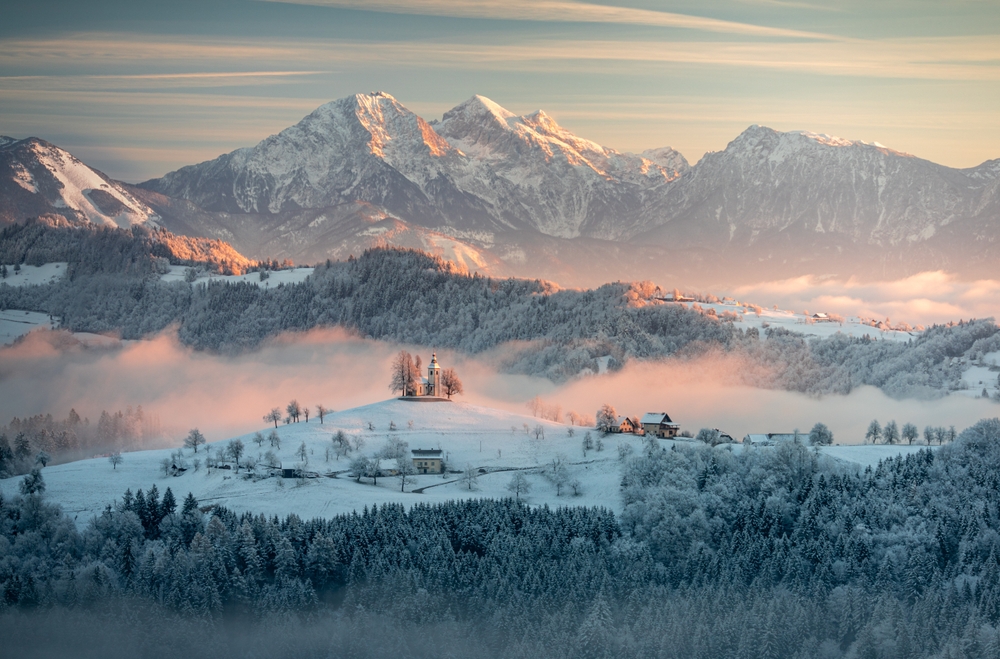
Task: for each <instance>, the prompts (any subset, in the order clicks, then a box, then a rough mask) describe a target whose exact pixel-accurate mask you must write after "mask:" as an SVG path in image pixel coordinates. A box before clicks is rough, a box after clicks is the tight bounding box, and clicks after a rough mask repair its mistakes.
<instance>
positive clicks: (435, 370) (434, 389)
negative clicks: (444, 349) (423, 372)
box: [427, 352, 441, 396]
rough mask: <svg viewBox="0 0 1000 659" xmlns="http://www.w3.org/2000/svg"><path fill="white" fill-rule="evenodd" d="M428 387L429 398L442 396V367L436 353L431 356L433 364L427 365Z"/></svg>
mask: <svg viewBox="0 0 1000 659" xmlns="http://www.w3.org/2000/svg"><path fill="white" fill-rule="evenodd" d="M427 385H428V389H430V391H428V392H427V395H428V396H441V367H440V366H439V365H438V356H437V353H436V352H435V353H432V354H431V363H430V364H428V365H427Z"/></svg>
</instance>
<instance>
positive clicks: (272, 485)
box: [0, 399, 919, 524]
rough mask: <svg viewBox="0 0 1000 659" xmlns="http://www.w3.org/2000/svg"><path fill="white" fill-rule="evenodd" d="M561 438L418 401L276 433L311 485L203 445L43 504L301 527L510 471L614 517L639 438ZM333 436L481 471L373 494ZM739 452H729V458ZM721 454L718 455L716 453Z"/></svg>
mask: <svg viewBox="0 0 1000 659" xmlns="http://www.w3.org/2000/svg"><path fill="white" fill-rule="evenodd" d="M411 422H412V423H411ZM390 423H395V426H396V428H397V430H395V431H390V430H389V426H390ZM369 424H371V426H372V427H374V430H372V429H370V427H369ZM525 426H527V429H528V432H527V433H526V432H525ZM536 426H541V427H542V429H543V430H544V436H543V437H539V438H538V439H535V434H534V429H535V428H536ZM271 429H272V428H262V429H261V433H262V434H263V435H265V437H266V436H267V435H268V434H269V432H270V430H271ZM570 429H571V427H570V426H566V425H563V424H559V423H553V422H550V421H543V420H540V419H537V418H534V417H531V416H524V415H520V414H514V413H511V412H506V411H502V410H497V409H491V408H485V407H477V406H474V405H469V404H466V403H460V402H451V403H447V402H441V403H426V402H425V403H416V402H408V401H400V400H395V399H392V400H387V401H383V402H380V403H375V404H372V405H366V406H363V407H358V408H354V409H350V410H346V411H343V412H339V413H335V414H331V415H329V416H327V417H326V419H325V422H324V423H323V424H322V425H320V423H319V421H318V419H316V418H311V419H310V421H309V423H304V422H303V423H297V424H290V425H280V426H279V427H278V429H277V432H278V434H279V436H280V437H281V447H280V449H277V450H276V451H275V452H276V454H277V456H278V458H279V459H280V460H281V462H282V466H284V467H295V466H298V465H299V458H298V457H296V452H297V451H298V449H299V447H300V446H301V445H302V444H303V443H305V445H306V449H307V451H308V454H309V456H308V464H307V466H306V469H307V470H310V471H315V472H318V473H319V474H321V476H320V477H318V478H305V479H297V478H287V479H285V478H281V477H268V478H261V479H257V480H254V479H249V478H247V472H246V470H245V469H241V470H240V471H239V473H237V472H236V471H235V470H223V469H212V470H208V469H206V468H205V467H204V459H205V455H206V447H202V448H201V449H200V450H199V451H198V453H197V454H194V453H193V452H192V451H191V450H189V449H186V450H185V451H184V455H185V457H184V459H185V460H186V462H187V463H188V467H189V468H188V470H187V471H186V472H184V473H183V474H181V475H180V476H165V475H164V472H163V468H162V461H163V460H164V459H165V458H170V456H171V453H173V450H171V449H164V450H155V451H138V452H133V453H126V454H124V456H123V457H124V461H123V463H122V464H121V465H119V466H118V467H117V469H113V468H112V465H111V464H110V462H109V461H108V459H107V458H106V457H97V458H93V459H90V460H81V461H78V462H73V463H68V464H63V465H55V466H50V467H48V468H46V469H45V470H44V472H43V473H44V477H45V482H46V484H47V490H46V496H47V497H48V498H49V500H51V501H55V502H58V503H60V504H61V505H62V506H63V507H64V509H65V510H66V511H67V512H69V513H70V514H71V515H73V516H75V517H76V519H77V523H78V524H84V523H86V522H87V521H88V520H89V519H90V517H91V516H93V515H96V514H98V513H100V511H101V510H103V509H104V507H105V506H106V505H108V504H110V503H113V502H114V501H115V500H116V499H119V498H120V497H121V495H122V494H123V493H124V492H125V490H126V489H128V488H131V489H132V490H133V491H135V490H137V489H139V488H142V489H144V490H146V489H149V487H150V486H152V485H153V484H155V485H156V486H157V488H158V489H159V490H160V492H161V493H162V492H163V491H164V490H165V489H166V488H167V487H170V488H171V489H172V490H173V491H174V494H175V496H177V497H183V496H184V495H186V494H187V493H188V492H191V493H193V494H194V495H195V497H197V498H198V500H199V501H200V502H201V503H202V504H203V505H208V504H220V505H224V506H226V507H228V508H231V509H233V510H236V511H253V512H255V513H264V514H267V515H286V514H289V513H296V514H297V515H300V516H302V517H306V518H308V517H314V516H331V515H335V514H338V513H344V512H350V511H353V510H360V509H361V508H362V507H364V506H366V505H371V504H374V503H379V504H381V503H384V502H399V503H403V504H405V505H411V504H413V503H418V502H435V501H447V500H451V499H461V498H469V497H493V498H499V497H506V496H510V492H508V490H507V487H506V486H507V484H508V483H509V482H510V480H511V477H512V475H513V473H514V471H516V470H521V471H523V472H524V473H525V475H526V476H527V478H528V481H529V482H530V484H531V488H532V489H531V491H530V493H528V494H527V495H526V496H524V497H523V498H524V499H525V500H526V501H527V502H528V503H530V504H533V505H542V504H547V505H549V506H560V505H564V506H565V505H583V506H607V507H610V508H612V509H613V510H615V511H616V512H617V511H620V509H621V503H620V499H619V496H618V488H619V482H620V463H619V461H618V446H619V444H628V445H631V446H632V447H633V449H634V450H635V451H640V450H641V448H642V441H643V440H642V438H641V437H637V436H634V435H609V436H607V437H604V438H603V439H602V441H603V443H604V449H603V451H589V452H588V453H587V456H586V457H584V455H583V450H582V438H583V434H584V432H586V429H584V428H573V431H574V436H570V435H569V431H570ZM338 430H343V431H344V432H345V433H347V434H348V436H350V437H351V438H352V439H355V438H361V439H362V440H363V442H364V445H363V447H362V448H361V452H362V453H365V454H371V453H373V452H374V451H376V450H378V449H379V448H380V447H381V446H383V445H384V444H385V443H386V440H387V439H388V438H389V437H390V436H391V437H398V438H399V439H401V440H403V441H405V442H407V443H408V444H409V447H410V449H419V448H424V449H431V448H440V449H441V450H443V451H444V453H445V457H446V459H447V461H448V463H449V467H450V468H451V469H463V468H464V467H465V466H466V465H470V466H472V467H474V468H475V470H476V471H477V472H479V471H480V470H482V471H483V472H485V473H482V474H481V475H479V477H478V482H477V483H476V485H475V488H474V489H472V490H470V489H468V487H467V486H466V485H465V484H463V483H462V482H461V481H460V480H459V479H460V474H454V473H449V474H446V475H443V476H442V475H420V476H415V477H413V482H412V484H407V486H406V491H405V492H401V491H400V480H399V478H397V477H385V478H380V479H379V480H378V484H377V485H373V484H371V482H370V480H369V479H363V480H362V482H361V483H358V482H356V481H354V480H353V479H351V478H350V476H349V475H348V474H347V473H345V472H346V470H347V469H348V463H349V458H341V459H340V460H338V459H336V457H335V456H334V455H331V456H330V457H329V458H327V455H326V453H327V448H328V447H330V448H332V446H333V442H332V441H331V440H332V437H333V435H334V434H335V433H336V432H337V431H338ZM591 433H592V436H593V438H594V440H595V441H596V440H597V439H598V437H599V434H598V433H597V432H595V431H591ZM252 438H253V434H249V435H244V436H242V437H241V438H240V439H241V440H242V442H243V443H244V445H245V446H246V452H247V455H254V456H256V455H258V454H263V453H264V452H265V451H266V450H268V449H269V448H270V446H269V444H268V443H267V442H266V441H265V443H264V445H263V446H262V447H260V448H258V446H257V445H256V444H255V443H254V442H253V440H252ZM210 439H211V438H210ZM688 441H690V440H688ZM227 443H228V440H222V441H216V442H214V443H210V444H209V445H208V446H209V447H210V448H211V450H212V451H213V453H215V454H218V453H219V452H220V451H221V450H222V448H223V447H224V446H225V445H226V444H227ZM664 443H665V444H669V443H671V442H664ZM740 448H742V447H739V446H736V447H734V450H739V449H740ZM918 448H919V447H898V446H896V447H892V446H833V447H828V448H825V449H823V451H824V452H825V453H827V454H828V455H831V456H834V457H838V458H841V459H843V460H847V461H849V462H855V463H857V464H860V465H862V466H867V465H870V464H877V463H878V461H879V460H880V459H883V458H886V457H891V456H893V455H896V454H898V453H908V452H911V451H912V450H918ZM719 450H727V449H726V448H725V447H723V448H720V449H719ZM760 450H767V449H760ZM331 453H332V451H331ZM556 458H559V459H562V460H565V461H566V462H567V463H568V464H569V471H570V473H571V479H578V480H579V481H580V483H581V485H582V488H581V489H582V491H581V493H580V495H578V496H573V495H572V494H571V493H570V492H568V491H567V490H566V489H564V490H563V493H562V495H561V496H557V493H556V488H555V485H554V484H552V483H551V482H550V481H549V480H547V479H546V477H545V476H544V475H543V474H542V473H540V472H541V471H542V470H543V469H544V468H545V466H546V465H547V464H549V463H551V462H552V460H553V459H556ZM195 459H198V460H200V461H201V463H202V466H201V467H200V468H199V469H198V470H195V469H194V460H195ZM383 467H385V468H391V467H392V462H391V461H385V462H384V463H383ZM258 471H260V470H258ZM19 482H20V479H19V478H9V479H6V480H0V492H2V493H3V495H4V496H11V495H13V494H15V493H16V492H17V487H18V483H19ZM414 490H418V491H417V492H414Z"/></svg>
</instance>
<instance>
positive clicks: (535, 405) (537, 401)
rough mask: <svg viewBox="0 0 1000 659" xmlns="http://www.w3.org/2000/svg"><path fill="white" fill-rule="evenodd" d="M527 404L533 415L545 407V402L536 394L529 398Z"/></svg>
mask: <svg viewBox="0 0 1000 659" xmlns="http://www.w3.org/2000/svg"><path fill="white" fill-rule="evenodd" d="M525 406H526V407H527V408H528V409H529V410H531V416H538V414H539V412H541V411H542V410H543V409H545V403H543V402H542V399H541V397H539V396H535V397H534V398H532V399H531V400H529V401H528V402H527V403H525Z"/></svg>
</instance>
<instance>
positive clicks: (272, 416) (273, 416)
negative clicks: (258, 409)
mask: <svg viewBox="0 0 1000 659" xmlns="http://www.w3.org/2000/svg"><path fill="white" fill-rule="evenodd" d="M279 421H281V410H279V409H278V408H277V407H272V408H271V411H270V412H268V413H267V414H265V415H264V423H274V427H275V428H277V427H278V422H279Z"/></svg>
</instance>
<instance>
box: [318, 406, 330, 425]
mask: <svg viewBox="0 0 1000 659" xmlns="http://www.w3.org/2000/svg"><path fill="white" fill-rule="evenodd" d="M329 413H330V410H328V409H326V407H325V406H324V405H317V406H316V416H318V417H319V423H320V425H323V419H324V417H326V415H327V414H329Z"/></svg>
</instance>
